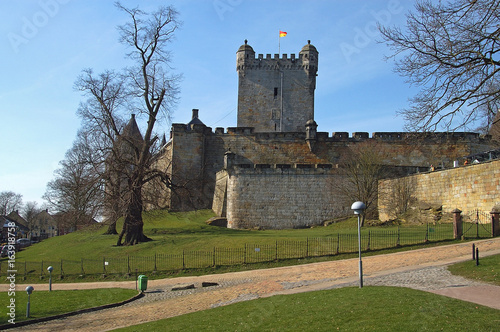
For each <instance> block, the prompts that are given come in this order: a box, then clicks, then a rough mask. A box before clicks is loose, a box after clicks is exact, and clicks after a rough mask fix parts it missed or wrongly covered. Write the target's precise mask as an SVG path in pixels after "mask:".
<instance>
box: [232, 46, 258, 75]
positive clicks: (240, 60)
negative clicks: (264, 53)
mask: <svg viewBox="0 0 500 332" xmlns="http://www.w3.org/2000/svg"><path fill="white" fill-rule="evenodd" d="M254 59H255V51H254V50H253V48H252V46H250V45H248V40H246V39H245V44H243V45H241V46H240V48H239V49H238V51H237V52H236V70H237V71H240V70H244V69H245V66H247V65H249V64H251V63H252V62H253V60H254Z"/></svg>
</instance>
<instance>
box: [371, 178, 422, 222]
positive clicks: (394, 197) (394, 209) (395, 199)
mask: <svg viewBox="0 0 500 332" xmlns="http://www.w3.org/2000/svg"><path fill="white" fill-rule="evenodd" d="M415 188H416V182H415V178H414V177H412V176H405V177H401V178H396V179H393V180H392V181H391V186H390V187H389V186H386V188H385V190H382V191H379V196H378V204H379V208H380V207H383V209H384V210H385V213H387V215H388V216H389V217H390V218H394V219H395V218H399V217H401V216H403V215H404V214H405V213H406V212H408V210H409V209H410V206H411V205H412V204H413V203H415V202H416V199H415V197H414V196H413V193H414V192H415Z"/></svg>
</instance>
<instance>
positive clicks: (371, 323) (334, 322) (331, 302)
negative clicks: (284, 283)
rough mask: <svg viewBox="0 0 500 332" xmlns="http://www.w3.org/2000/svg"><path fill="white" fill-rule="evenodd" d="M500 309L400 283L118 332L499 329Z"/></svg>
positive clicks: (277, 300)
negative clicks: (402, 286) (419, 289)
mask: <svg viewBox="0 0 500 332" xmlns="http://www.w3.org/2000/svg"><path fill="white" fill-rule="evenodd" d="M498 326H500V311H499V310H495V309H491V308H487V307H482V306H478V305H476V304H473V303H467V302H463V301H459V300H455V299H451V298H447V297H444V296H439V295H435V294H431V293H427V292H423V291H418V290H413V289H408V288H397V287H364V288H363V289H359V288H342V289H336V290H328V291H318V292H310V293H302V294H293V295H285V296H273V297H270V298H262V299H258V300H253V301H247V302H240V303H236V304H233V305H228V306H225V307H219V308H215V309H210V310H205V311H200V312H195V313H191V314H187V315H182V316H178V317H173V318H170V319H165V320H160V321H156V322H152V323H147V324H142V325H137V326H133V327H129V328H125V329H119V330H118V331H442V330H444V331H498Z"/></svg>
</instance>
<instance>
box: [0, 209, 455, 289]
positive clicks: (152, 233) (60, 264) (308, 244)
mask: <svg viewBox="0 0 500 332" xmlns="http://www.w3.org/2000/svg"><path fill="white" fill-rule="evenodd" d="M212 216H213V212H212V211H210V210H201V211H193V212H183V213H168V212H166V211H154V212H149V213H145V214H144V232H145V234H146V235H147V236H149V237H151V238H152V239H153V241H151V242H146V243H141V244H139V245H135V246H124V247H117V246H115V244H116V240H117V235H103V233H104V231H105V227H104V228H100V229H99V228H95V229H92V230H83V231H78V232H74V233H71V234H67V235H64V236H58V237H54V238H50V239H47V240H44V241H42V242H40V243H38V244H35V245H33V246H31V247H28V248H26V249H25V250H22V251H20V252H18V253H17V254H16V269H17V270H18V274H19V275H20V276H22V277H24V276H25V274H26V276H27V278H28V279H27V280H29V282H36V280H35V279H37V280H38V281H39V277H40V276H44V277H48V275H47V271H46V269H47V267H48V266H49V265H51V266H53V267H54V273H55V275H56V276H60V275H61V274H64V275H65V278H64V280H63V281H68V280H70V281H78V280H83V279H81V278H80V279H79V275H82V276H84V279H85V280H87V281H88V280H89V279H88V278H89V277H91V278H97V277H100V276H101V274H104V275H106V276H107V278H108V280H109V279H110V278H118V279H123V278H129V276H127V275H126V273H127V272H129V273H130V274H134V273H135V270H136V269H137V270H138V271H139V273H141V272H142V273H150V272H151V271H153V270H157V271H169V272H161V273H160V274H156V275H154V276H153V275H152V276H151V278H158V277H161V276H164V273H168V274H172V273H179V271H181V272H182V273H185V272H186V271H188V270H189V271H190V272H189V273H218V272H223V271H222V270H223V269H225V268H226V266H239V267H240V268H241V269H247V268H248V267H247V265H248V264H249V263H251V264H252V265H253V264H255V263H258V264H261V265H253V267H254V268H262V267H268V266H267V265H268V264H270V263H265V262H272V263H273V264H275V265H276V264H285V265H286V264H288V265H290V264H297V263H301V262H302V263H303V262H311V261H314V260H321V259H322V258H321V257H320V256H328V255H333V254H336V253H337V252H356V251H357V235H356V234H357V219H356V218H355V217H352V218H349V219H347V220H345V221H342V222H338V223H333V224H331V225H329V226H327V227H323V226H319V227H312V228H307V229H288V230H235V229H227V228H221V227H216V226H209V225H207V224H206V223H205V221H206V220H208V219H209V218H211V217H212ZM117 226H118V227H117V228H118V229H121V224H118V225H117ZM362 234H363V237H362V248H363V250H364V249H365V248H368V247H369V248H370V250H374V249H375V250H380V249H382V248H387V247H395V246H396V244H400V245H404V246H407V245H412V244H417V243H418V244H420V245H422V243H423V241H424V239H425V238H426V236H428V239H429V241H437V240H443V239H450V238H451V237H452V225H451V224H444V225H435V226H434V225H433V226H429V227H428V228H427V227H426V226H425V225H424V226H420V227H403V226H401V227H398V226H389V227H387V226H386V227H364V228H363V229H362ZM426 234H427V235H426ZM388 244H389V245H388ZM228 248H229V249H230V250H229V251H228V250H226V249H228ZM219 249H221V250H219ZM305 257H319V258H305ZM329 257H332V256H329ZM335 258H339V256H336V257H335ZM288 259H293V260H294V261H293V262H292V261H290V262H288V261H286V260H288ZM5 260H6V259H5V258H4V259H3V261H4V262H3V263H2V264H1V271H2V272H3V271H6V270H7V268H6V261H5ZM296 260H300V262H299V261H296ZM221 266H222V268H221ZM207 269H211V271H207ZM162 273H163V274H162Z"/></svg>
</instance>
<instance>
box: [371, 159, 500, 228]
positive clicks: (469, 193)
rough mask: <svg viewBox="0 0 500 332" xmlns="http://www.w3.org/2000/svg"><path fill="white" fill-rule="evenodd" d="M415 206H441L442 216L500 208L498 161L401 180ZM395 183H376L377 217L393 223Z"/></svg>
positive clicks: (499, 163)
mask: <svg viewBox="0 0 500 332" xmlns="http://www.w3.org/2000/svg"><path fill="white" fill-rule="evenodd" d="M405 179H406V180H408V181H406V185H407V186H410V187H411V188H407V189H410V192H411V197H412V199H413V201H414V204H415V203H417V204H418V203H419V202H420V203H422V202H425V203H428V204H431V205H435V206H442V207H443V211H444V212H451V211H452V210H453V209H455V208H458V209H460V210H462V211H464V212H468V211H473V210H476V209H478V210H482V211H485V212H489V211H491V210H492V209H493V207H494V206H496V205H499V204H500V160H495V161H489V162H484V163H480V164H473V165H469V166H462V167H457V168H452V169H446V170H440V171H435V172H428V173H422V174H415V175H411V176H408V177H406V178H405ZM397 181H401V179H391V180H382V181H380V182H379V217H380V219H381V220H383V221H385V220H390V219H394V218H395V215H394V211H393V210H394V208H393V206H391V201H393V199H392V198H391V197H394V190H395V188H397V186H398V185H397Z"/></svg>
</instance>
